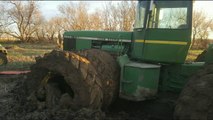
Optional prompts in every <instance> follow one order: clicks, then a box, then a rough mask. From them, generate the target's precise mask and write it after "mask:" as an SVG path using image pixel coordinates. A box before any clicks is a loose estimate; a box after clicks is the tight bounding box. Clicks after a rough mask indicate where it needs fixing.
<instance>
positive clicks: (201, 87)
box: [174, 64, 213, 120]
mask: <svg viewBox="0 0 213 120" xmlns="http://www.w3.org/2000/svg"><path fill="white" fill-rule="evenodd" d="M174 117H175V119H184V120H186V119H187V120H189V119H193V120H194V119H200V120H212V119H213V64H211V65H206V66H205V68H204V69H202V70H200V71H199V72H198V73H197V74H195V75H194V76H192V77H191V78H190V79H189V81H188V83H187V84H186V86H185V88H184V89H183V90H182V92H181V94H180V96H179V99H178V101H177V105H176V107H175V113H174Z"/></svg>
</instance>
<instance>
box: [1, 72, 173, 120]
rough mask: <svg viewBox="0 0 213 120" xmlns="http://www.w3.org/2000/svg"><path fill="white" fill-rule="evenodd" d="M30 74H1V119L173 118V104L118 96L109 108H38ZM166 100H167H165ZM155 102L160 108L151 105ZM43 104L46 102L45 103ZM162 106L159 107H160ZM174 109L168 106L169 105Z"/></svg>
mask: <svg viewBox="0 0 213 120" xmlns="http://www.w3.org/2000/svg"><path fill="white" fill-rule="evenodd" d="M25 80H26V75H10V76H5V75H1V76H0V111H1V112H0V120H79V119H80V120H94V119H96V120H99V119H105V120H151V119H172V113H173V112H172V109H173V108H172V107H173V106H172V104H168V102H167V103H166V104H167V107H164V106H159V104H156V102H153V101H147V102H130V101H125V100H121V99H119V100H117V101H116V102H115V103H114V104H113V105H112V106H111V107H110V108H108V109H107V110H106V111H102V110H90V109H86V108H85V109H81V110H78V111H73V110H71V109H64V110H63V109H57V108H54V109H51V110H50V109H37V108H33V105H32V104H33V103H32V102H31V101H29V100H28V96H26V93H25V91H24V81H25ZM162 101H163V100H162ZM150 104H152V105H151V106H152V107H153V106H155V108H156V109H154V110H153V109H150ZM41 106H42V103H41ZM156 106H158V107H156ZM168 106H169V107H170V108H171V109H168V108H169V107H168Z"/></svg>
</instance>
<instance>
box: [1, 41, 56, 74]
mask: <svg viewBox="0 0 213 120" xmlns="http://www.w3.org/2000/svg"><path fill="white" fill-rule="evenodd" d="M1 44H2V45H3V46H4V47H6V48H7V50H8V55H7V57H8V64H7V65H5V66H0V71H4V70H29V69H30V65H32V64H33V63H35V57H37V56H43V55H44V54H45V53H48V52H50V51H51V50H53V49H56V48H57V47H56V45H54V44H50V43H15V42H14V43H1Z"/></svg>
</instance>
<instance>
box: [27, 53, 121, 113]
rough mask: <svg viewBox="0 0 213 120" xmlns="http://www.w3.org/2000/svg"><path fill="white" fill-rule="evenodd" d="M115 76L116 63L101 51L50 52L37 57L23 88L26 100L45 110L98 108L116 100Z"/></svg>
mask: <svg viewBox="0 0 213 120" xmlns="http://www.w3.org/2000/svg"><path fill="white" fill-rule="evenodd" d="M48 74H50V76H49V78H48V80H45V77H47V75H48ZM118 75H119V69H118V65H117V63H116V61H115V60H114V59H113V57H112V56H111V55H109V54H108V53H106V52H104V51H100V50H96V49H91V50H84V51H78V52H68V51H56V50H54V51H52V52H51V53H48V54H45V55H44V57H43V58H37V60H36V64H34V65H33V66H32V67H31V73H29V74H28V80H26V83H25V86H26V89H27V91H28V94H29V99H32V101H36V102H37V103H38V102H45V104H46V105H45V106H46V107H47V108H54V107H56V106H60V107H62V108H71V109H73V110H78V109H81V108H89V109H99V108H104V107H106V106H108V105H109V104H110V103H111V102H112V100H113V98H114V97H116V95H117V93H116V90H117V87H118V85H117V84H118V80H119V76H118ZM45 81H46V82H45ZM35 99H36V100H35Z"/></svg>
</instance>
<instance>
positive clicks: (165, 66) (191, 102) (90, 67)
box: [27, 0, 213, 119]
mask: <svg viewBox="0 0 213 120" xmlns="http://www.w3.org/2000/svg"><path fill="white" fill-rule="evenodd" d="M192 7H193V2H192V1H190V0H183V1H179V0H174V1H169V0H164V1H161V0H155V1H147V0H141V1H139V2H138V5H137V13H136V19H135V24H134V29H133V31H132V32H119V31H67V32H65V33H64V35H63V38H64V39H63V51H56V50H54V51H52V52H51V53H48V54H45V55H44V57H43V58H37V59H36V64H35V65H33V66H32V67H31V73H29V75H28V79H30V80H27V86H28V88H27V91H28V93H29V94H31V96H34V97H32V98H34V99H36V100H38V101H40V102H41V101H43V102H45V103H47V105H46V107H47V108H51V107H53V106H57V105H59V106H61V107H65V108H66V107H68V108H72V109H80V108H84V107H86V108H91V109H98V108H102V109H105V108H107V107H108V106H109V105H110V104H111V103H112V102H113V101H114V100H115V99H116V98H118V97H120V98H122V99H126V100H129V101H145V100H151V99H158V98H159V97H161V95H162V94H164V93H169V94H175V95H179V98H178V100H177V101H176V102H175V105H176V107H175V112H174V116H175V118H176V119H194V118H196V119H213V65H212V64H211V62H212V61H213V45H209V48H208V50H207V52H206V54H205V59H204V61H202V62H192V63H185V59H186V56H187V53H188V50H189V47H190V44H191V33H192ZM169 94H168V96H167V95H166V96H164V97H168V98H169ZM164 95H165V94H164Z"/></svg>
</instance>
